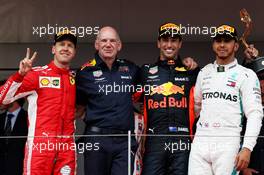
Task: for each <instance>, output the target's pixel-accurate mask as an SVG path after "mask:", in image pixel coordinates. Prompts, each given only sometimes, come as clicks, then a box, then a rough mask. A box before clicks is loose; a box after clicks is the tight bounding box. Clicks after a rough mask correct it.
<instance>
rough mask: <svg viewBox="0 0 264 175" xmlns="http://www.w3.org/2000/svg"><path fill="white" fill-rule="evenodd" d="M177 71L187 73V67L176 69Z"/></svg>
mask: <svg viewBox="0 0 264 175" xmlns="http://www.w3.org/2000/svg"><path fill="white" fill-rule="evenodd" d="M175 70H176V71H181V72H184V71H187V70H186V69H185V67H176V68H175Z"/></svg>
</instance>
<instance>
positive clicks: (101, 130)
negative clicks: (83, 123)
mask: <svg viewBox="0 0 264 175" xmlns="http://www.w3.org/2000/svg"><path fill="white" fill-rule="evenodd" d="M86 131H91V132H95V133H99V134H127V133H128V131H123V130H118V129H109V128H98V127H96V126H88V127H87V128H86Z"/></svg>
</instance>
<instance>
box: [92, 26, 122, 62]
mask: <svg viewBox="0 0 264 175" xmlns="http://www.w3.org/2000/svg"><path fill="white" fill-rule="evenodd" d="M121 47H122V44H121V41H120V38H119V36H118V34H117V32H116V30H114V29H113V28H112V27H104V28H102V29H101V30H100V32H99V34H98V36H97V38H96V41H95V49H96V50H97V51H98V54H99V55H100V57H101V58H102V59H103V60H107V59H108V60H114V59H115V58H116V56H117V53H118V52H119V51H120V50H121Z"/></svg>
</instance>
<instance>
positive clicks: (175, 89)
mask: <svg viewBox="0 0 264 175" xmlns="http://www.w3.org/2000/svg"><path fill="white" fill-rule="evenodd" d="M178 93H180V94H182V95H184V85H182V86H181V87H180V86H177V85H175V84H173V83H172V82H168V83H164V84H162V85H160V86H157V87H151V93H150V95H154V94H162V95H164V96H169V95H172V94H178Z"/></svg>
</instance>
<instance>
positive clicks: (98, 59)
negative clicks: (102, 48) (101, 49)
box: [94, 52, 118, 69]
mask: <svg viewBox="0 0 264 175" xmlns="http://www.w3.org/2000/svg"><path fill="white" fill-rule="evenodd" d="M94 57H95V61H96V65H97V66H100V67H101V66H102V65H103V66H105V67H107V65H106V64H105V62H104V61H103V60H102V58H101V57H100V55H99V54H98V52H96V53H95V56H94ZM117 64H118V62H117V58H115V61H114V62H113V66H112V69H114V68H115V67H116V65H117Z"/></svg>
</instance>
